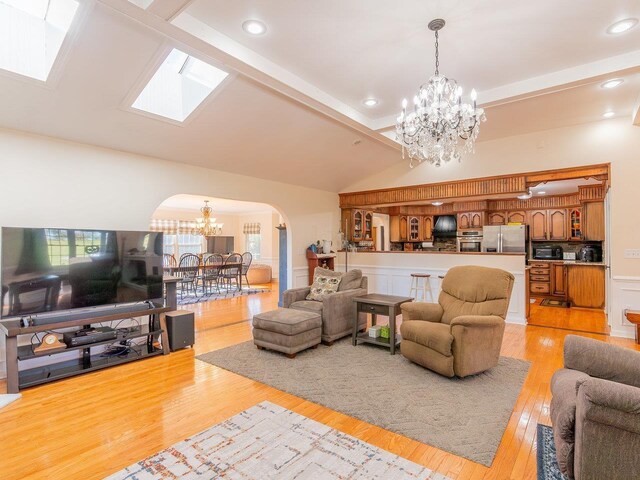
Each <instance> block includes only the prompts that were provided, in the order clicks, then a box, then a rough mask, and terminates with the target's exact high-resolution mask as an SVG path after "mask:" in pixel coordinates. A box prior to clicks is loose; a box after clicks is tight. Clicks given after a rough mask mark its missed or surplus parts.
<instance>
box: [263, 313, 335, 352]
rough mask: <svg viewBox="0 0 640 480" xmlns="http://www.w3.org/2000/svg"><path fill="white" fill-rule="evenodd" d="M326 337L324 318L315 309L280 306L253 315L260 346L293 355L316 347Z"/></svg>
mask: <svg viewBox="0 0 640 480" xmlns="http://www.w3.org/2000/svg"><path fill="white" fill-rule="evenodd" d="M321 337H322V318H321V317H320V315H319V314H317V313H314V312H307V311H303V310H293V309H291V308H279V309H277V310H272V311H270V312H264V313H259V314H257V315H254V317H253V343H255V344H256V346H257V347H258V348H259V349H262V348H268V349H270V350H275V351H277V352H282V353H284V354H286V355H287V357H289V358H294V357H295V356H296V353H298V352H300V351H302V350H305V349H307V348H315V347H317V346H318V344H319V343H320V338H321Z"/></svg>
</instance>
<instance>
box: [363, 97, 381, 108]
mask: <svg viewBox="0 0 640 480" xmlns="http://www.w3.org/2000/svg"><path fill="white" fill-rule="evenodd" d="M362 103H364V104H365V105H366V106H367V107H375V106H376V105H377V104H378V100H377V99H375V98H365V99H364V100H363V101H362Z"/></svg>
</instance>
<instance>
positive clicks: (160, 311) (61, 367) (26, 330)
mask: <svg viewBox="0 0 640 480" xmlns="http://www.w3.org/2000/svg"><path fill="white" fill-rule="evenodd" d="M171 310H173V308H172V307H170V306H169V307H165V306H164V305H159V304H153V303H151V304H148V303H142V304H134V305H126V306H122V307H117V308H106V309H97V310H95V311H82V312H67V313H65V314H59V315H47V316H46V317H43V318H38V317H35V318H33V319H32V321H31V322H29V325H28V326H25V325H24V324H23V321H22V319H21V318H16V319H10V320H3V321H1V322H0V333H1V334H4V336H5V338H6V360H7V393H18V392H19V391H20V390H21V389H23V388H27V387H32V386H35V385H41V384H44V383H49V382H52V381H55V380H60V379H62V378H68V377H72V376H75V375H81V374H83V373H88V372H93V371H95V370H100V369H103V368H107V367H111V366H115V365H120V364H123V363H128V362H132V361H135V360H141V359H143V358H148V357H153V356H156V355H168V354H169V337H168V334H167V326H166V323H165V318H164V314H165V313H166V312H169V311H171ZM143 316H149V322H148V324H147V325H144V324H143V323H142V322H141V324H140V326H139V327H138V328H135V329H133V330H129V331H128V332H124V331H123V332H119V335H118V338H116V339H115V340H108V341H103V342H96V343H91V344H88V345H81V346H76V347H67V348H65V349H62V350H56V351H50V352H43V353H40V354H39V353H36V352H34V350H33V349H34V346H35V345H31V344H30V345H23V346H18V338H19V336H20V335H33V334H35V333H44V332H49V331H52V330H57V329H60V328H70V327H80V328H84V327H85V326H87V325H93V324H98V323H110V322H116V321H120V320H125V319H128V318H133V317H143ZM145 337H146V342H145V343H141V344H139V345H137V346H135V347H132V348H131V350H130V351H128V352H127V353H126V354H123V355H119V356H101V355H100V354H93V355H92V353H91V349H92V348H95V347H98V346H104V345H109V344H115V343H120V342H121V341H129V340H134V339H139V338H145ZM74 350H81V351H82V355H81V356H79V358H77V359H69V360H61V361H59V362H53V363H50V364H48V365H44V366H40V367H34V368H28V369H23V370H20V369H19V363H20V362H21V361H24V360H29V359H33V358H36V357H43V356H55V355H60V354H62V353H65V352H71V351H74Z"/></svg>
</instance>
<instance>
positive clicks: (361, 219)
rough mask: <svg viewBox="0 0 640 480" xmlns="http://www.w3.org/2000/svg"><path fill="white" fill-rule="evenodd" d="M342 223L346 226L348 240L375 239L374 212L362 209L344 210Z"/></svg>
mask: <svg viewBox="0 0 640 480" xmlns="http://www.w3.org/2000/svg"><path fill="white" fill-rule="evenodd" d="M342 225H343V226H344V228H346V232H347V240H349V241H350V242H361V241H362V240H371V239H373V212H371V211H368V210H360V209H355V208H354V209H345V210H342Z"/></svg>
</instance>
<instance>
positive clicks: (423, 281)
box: [409, 273, 433, 302]
mask: <svg viewBox="0 0 640 480" xmlns="http://www.w3.org/2000/svg"><path fill="white" fill-rule="evenodd" d="M430 279H431V275H429V274H428V273H412V274H411V288H409V296H410V297H413V298H414V299H415V300H416V302H417V301H420V300H422V301H423V302H426V301H427V293H428V294H429V299H430V301H431V302H433V292H432V291H431V282H430ZM419 293H422V299H420V298H418V297H419V296H420V295H419Z"/></svg>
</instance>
